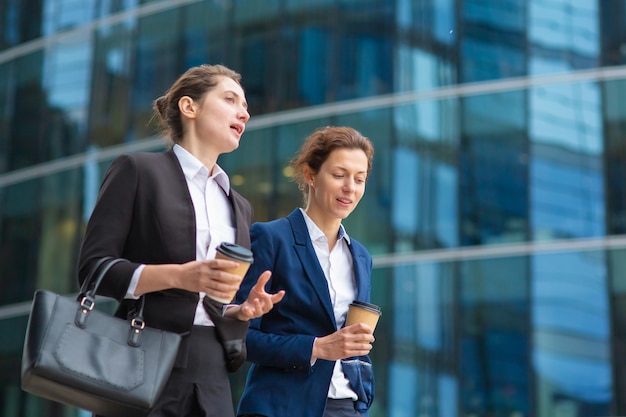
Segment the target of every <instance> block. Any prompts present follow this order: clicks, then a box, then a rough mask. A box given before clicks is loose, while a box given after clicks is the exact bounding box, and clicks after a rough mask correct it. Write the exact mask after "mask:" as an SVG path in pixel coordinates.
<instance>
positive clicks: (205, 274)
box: [178, 259, 241, 299]
mask: <svg viewBox="0 0 626 417" xmlns="http://www.w3.org/2000/svg"><path fill="white" fill-rule="evenodd" d="M237 265H238V264H237V262H235V261H231V260H226V259H211V260H206V261H192V262H187V263H185V264H183V265H181V274H180V277H179V286H178V288H182V289H185V290H188V291H193V292H205V293H206V294H207V295H209V296H211V297H213V298H218V299H230V298H232V296H233V294H234V293H235V292H236V291H237V290H238V289H239V285H240V284H241V277H239V276H237V275H235V274H231V273H230V272H226V271H225V270H226V269H231V268H236V267H237Z"/></svg>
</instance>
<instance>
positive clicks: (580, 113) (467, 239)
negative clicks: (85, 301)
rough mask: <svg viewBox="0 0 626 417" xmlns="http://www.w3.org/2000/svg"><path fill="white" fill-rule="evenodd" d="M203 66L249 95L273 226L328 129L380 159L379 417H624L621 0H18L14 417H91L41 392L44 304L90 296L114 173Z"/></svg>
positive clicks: (0, 288) (249, 158)
mask: <svg viewBox="0 0 626 417" xmlns="http://www.w3.org/2000/svg"><path fill="white" fill-rule="evenodd" d="M201 63H223V64H226V65H228V66H230V67H232V68H234V69H236V70H237V71H239V72H240V73H241V74H242V75H243V83H244V86H245V89H246V93H247V99H248V102H249V105H250V112H251V114H252V119H251V120H250V122H249V124H248V129H247V131H246V133H245V135H244V137H243V139H242V142H241V146H240V149H239V150H238V151H236V152H235V153H233V154H230V155H225V156H224V157H223V158H222V159H221V160H220V164H221V165H222V166H223V167H224V168H225V170H226V171H227V172H228V173H229V175H230V176H231V178H232V183H233V186H234V187H235V188H236V189H237V190H238V191H240V192H241V193H242V194H244V195H245V196H246V197H248V198H249V200H250V201H251V202H252V204H253V205H254V207H255V220H260V221H261V220H268V219H272V218H275V217H279V216H283V215H285V214H287V213H289V212H290V211H291V210H292V209H293V208H294V206H296V205H299V204H300V202H301V196H300V193H299V191H298V190H297V187H296V185H295V184H294V183H293V182H291V181H290V179H289V172H287V171H286V170H285V165H286V162H287V161H288V159H289V158H290V157H291V156H292V155H293V154H294V152H295V151H296V150H297V149H298V147H299V145H300V143H301V142H302V140H303V139H304V138H305V137H306V135H307V134H308V133H310V132H311V131H312V130H313V129H315V128H316V127H319V126H324V125H350V126H353V127H355V128H357V129H359V130H360V131H362V132H363V133H364V134H365V135H366V136H368V137H370V138H371V139H372V141H373V142H374V144H375V147H376V155H375V158H374V168H373V171H372V174H371V176H370V179H369V181H368V185H367V191H366V194H365V197H364V198H363V200H362V201H361V203H360V205H359V207H358V208H357V210H356V211H355V212H354V213H353V215H352V216H351V217H350V218H349V219H348V220H347V221H346V222H345V223H346V227H347V229H348V232H349V233H350V235H351V236H352V237H354V238H356V239H358V240H359V241H361V242H362V243H363V244H365V246H366V247H368V248H369V250H370V251H371V252H372V254H373V256H374V268H375V269H374V274H373V283H372V285H373V298H372V300H373V302H375V303H377V304H380V305H381V306H382V307H383V311H384V312H383V316H382V319H381V322H380V324H379V327H378V328H377V329H376V338H377V340H376V342H375V345H374V349H373V354H372V356H373V360H374V368H375V373H376V400H375V402H374V405H373V407H372V409H371V412H370V416H371V417H387V416H388V417H417V416H420V417H421V416H433V417H462V416H467V417H469V416H472V417H482V416H496V417H526V416H536V417H548V416H550V417H552V416H568V417H569V416H572V417H574V416H609V415H625V414H626V395H624V393H625V392H626V372H625V371H626V365H625V364H626V361H624V358H625V357H626V253H624V252H626V105H625V104H624V97H626V2H625V1H623V0H615V1H603V0H0V335H1V336H0V415H2V416H4V417H18V416H20V417H21V416H28V417H30V416H45V417H61V416H63V417H67V416H82V415H88V414H87V413H85V412H83V411H81V410H74V409H71V408H68V407H64V406H62V405H60V404H56V403H52V402H49V401H45V400H42V399H40V398H37V397H34V396H31V395H29V394H26V393H25V392H23V391H22V390H21V389H20V377H19V375H20V362H21V351H22V345H23V338H24V331H25V326H26V322H27V318H28V311H29V306H30V300H31V299H32V296H33V292H34V291H35V289H39V288H45V289H49V290H53V291H57V292H61V293H66V294H71V293H74V292H75V291H77V284H76V279H75V278H74V277H75V273H76V261H77V254H78V245H79V243H80V240H81V237H82V232H83V230H84V226H85V222H86V219H87V218H88V217H89V215H90V212H91V209H92V208H93V205H94V201H95V198H96V196H97V192H98V187H99V184H100V181H101V180H102V176H103V173H104V171H105V170H106V168H107V167H108V165H109V164H110V162H111V161H112V159H114V158H115V157H116V156H118V155H120V154H122V153H126V152H133V151H161V150H162V149H164V147H165V144H164V141H163V139H162V138H160V137H158V136H156V133H155V132H156V130H155V126H154V124H153V123H152V121H151V104H152V100H153V99H155V98H156V97H158V96H159V95H161V94H162V93H163V92H164V90H165V89H166V88H167V87H168V86H169V85H170V84H171V83H172V82H173V80H174V79H175V78H176V77H177V76H178V75H180V74H181V73H182V72H183V71H184V70H185V69H187V68H188V67H190V66H193V65H197V64H201ZM244 377H245V372H244V371H240V372H238V373H235V374H233V387H234V398H233V401H236V400H237V398H238V395H239V393H240V392H241V389H242V386H243V379H244ZM294 417H297V416H294Z"/></svg>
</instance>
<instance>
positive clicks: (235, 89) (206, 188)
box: [79, 65, 283, 417]
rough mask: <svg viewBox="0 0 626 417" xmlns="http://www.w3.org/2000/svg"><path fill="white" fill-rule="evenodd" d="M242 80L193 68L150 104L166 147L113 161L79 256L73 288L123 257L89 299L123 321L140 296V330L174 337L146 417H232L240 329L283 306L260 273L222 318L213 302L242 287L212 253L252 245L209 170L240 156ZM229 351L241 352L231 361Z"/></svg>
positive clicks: (236, 207) (214, 69) (228, 194)
mask: <svg viewBox="0 0 626 417" xmlns="http://www.w3.org/2000/svg"><path fill="white" fill-rule="evenodd" d="M240 78H241V77H240V75H239V74H238V73H236V72H234V71H232V70H230V69H229V68H226V67H224V66H221V65H213V66H211V65H201V66H198V67H194V68H191V69H189V70H187V71H186V72H185V73H184V74H183V75H181V77H180V78H179V79H178V80H177V81H176V82H175V83H174V84H173V85H172V86H171V87H170V89H169V90H168V91H167V92H166V94H165V95H164V96H162V97H160V98H158V99H157V100H155V102H154V108H155V114H156V116H157V117H158V118H159V120H160V121H161V123H162V126H163V128H164V131H165V133H166V134H167V135H168V136H169V138H171V139H172V141H173V143H174V145H173V146H172V148H171V149H170V150H168V151H166V152H163V153H133V154H128V155H123V156H121V157H119V158H117V159H116V160H115V161H113V163H112V164H111V166H110V168H109V170H108V171H107V173H106V175H105V178H104V180H103V183H102V186H101V189H100V192H99V195H98V200H97V202H96V205H95V208H94V210H93V213H92V215H91V217H90V219H89V222H88V224H87V228H86V231H85V236H84V240H83V243H82V246H81V251H80V257H79V283H81V284H82V282H83V281H84V279H85V278H86V276H87V274H88V272H89V271H90V270H91V268H92V267H93V266H94V265H95V264H96V263H97V262H98V260H99V259H101V258H103V257H107V256H113V257H115V258H123V259H126V260H127V261H128V262H121V263H117V264H115V265H114V266H113V267H112V268H111V269H110V270H109V272H108V273H107V274H106V276H105V278H104V280H103V281H102V284H101V286H100V288H99V291H98V292H99V293H100V294H102V295H105V296H109V297H113V298H115V299H117V300H119V301H120V305H119V308H118V309H117V311H116V315H117V316H118V317H123V318H126V317H127V315H128V314H129V311H130V309H132V308H133V306H134V305H135V300H136V299H137V298H138V297H140V296H142V295H143V296H144V299H145V307H144V319H145V322H146V324H147V325H148V326H151V327H155V328H159V329H163V330H168V331H172V332H177V333H180V334H181V335H183V339H182V342H181V346H180V349H179V353H178V357H177V359H176V364H175V367H174V369H173V371H172V374H171V376H170V378H169V380H168V382H167V384H166V387H165V389H164V392H163V394H162V395H161V397H160V398H159V400H158V402H157V404H156V405H155V406H154V407H153V408H152V410H151V411H150V413H149V414H148V416H150V417H185V416H189V417H192V416H214V417H228V416H231V417H232V416H233V415H234V410H233V404H232V396H231V391H230V386H229V379H228V371H229V370H230V371H232V370H234V369H236V368H237V367H238V366H239V365H240V364H241V363H242V362H243V360H244V359H245V346H244V345H243V344H244V340H245V334H246V331H247V327H248V320H250V319H251V318H256V317H259V316H261V315H262V314H264V313H266V312H267V311H269V310H270V309H271V308H272V306H273V304H274V303H276V302H278V301H280V299H281V298H282V296H283V293H279V294H274V295H271V294H268V293H266V292H265V291H264V289H263V286H264V284H265V283H266V282H267V280H268V279H269V276H270V273H269V272H265V273H262V274H259V275H260V277H259V279H258V283H257V284H256V285H254V289H253V291H252V292H251V293H250V296H249V297H248V298H247V299H246V300H244V301H242V302H241V304H239V305H233V306H230V307H228V308H226V309H224V308H223V307H224V305H223V304H221V303H218V302H215V301H213V300H212V298H211V297H213V298H222V299H223V298H225V297H228V295H229V293H230V292H232V291H235V290H237V289H238V288H239V284H240V278H238V277H237V276H236V275H233V274H231V273H228V272H226V271H225V269H228V268H233V267H236V266H237V263H236V262H234V261H228V260H223V259H215V248H216V246H218V245H219V244H220V243H221V242H229V243H237V244H240V245H242V246H245V247H248V248H249V247H250V238H249V228H250V223H251V221H252V208H251V206H250V204H249V202H248V201H247V200H246V199H245V198H243V197H242V196H241V195H240V194H238V193H237V192H236V191H235V190H233V189H232V188H231V187H230V182H229V178H228V176H227V175H226V173H225V172H224V171H223V170H222V169H221V168H220V167H219V165H218V164H217V159H218V157H219V155H221V154H223V153H227V152H231V151H233V150H235V149H236V148H237V147H238V146H239V140H240V138H241V135H242V134H243V132H244V130H245V125H246V122H247V121H248V119H249V118H250V115H249V114H248V111H247V103H246V99H245V95H244V92H243V88H242V86H241V84H240ZM255 281H256V280H255ZM224 339H229V342H230V345H229V346H230V348H231V349H230V350H225V344H224V342H225V340H224ZM233 341H235V342H239V348H238V349H235V350H234V351H233V349H232V346H233V344H232V343H233ZM108 417H117V416H108ZM120 417H121V416H120Z"/></svg>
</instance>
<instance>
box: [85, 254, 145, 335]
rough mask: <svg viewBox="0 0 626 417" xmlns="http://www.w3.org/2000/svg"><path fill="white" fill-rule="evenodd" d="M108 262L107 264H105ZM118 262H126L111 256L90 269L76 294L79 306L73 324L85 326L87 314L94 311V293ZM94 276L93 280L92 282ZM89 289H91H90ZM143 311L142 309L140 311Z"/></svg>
mask: <svg viewBox="0 0 626 417" xmlns="http://www.w3.org/2000/svg"><path fill="white" fill-rule="evenodd" d="M107 262H108V263H107ZM119 262H127V261H126V259H122V258H113V257H112V256H107V257H104V258H102V259H100V260H99V261H98V262H97V263H96V265H95V266H94V267H93V268H92V270H91V271H90V273H89V275H88V276H87V278H85V282H83V285H82V286H81V288H80V293H79V294H78V299H77V300H78V301H79V306H78V310H77V311H76V317H75V318H74V323H75V324H76V325H77V326H78V327H80V328H82V329H84V328H85V327H86V326H87V318H88V317H89V312H90V311H91V310H93V309H94V307H95V306H96V291H97V290H98V287H99V286H100V283H101V282H102V279H103V278H104V276H105V275H106V273H107V272H108V271H109V269H111V267H112V266H113V265H115V264H116V263H119ZM102 265H104V266H103V267H102ZM100 267H102V269H101V270H100V272H99V273H98V274H97V275H96V272H98V270H99V269H100ZM94 276H95V280H94ZM92 280H94V285H93V286H91V281H92ZM90 287H91V288H90ZM142 310H143V309H142Z"/></svg>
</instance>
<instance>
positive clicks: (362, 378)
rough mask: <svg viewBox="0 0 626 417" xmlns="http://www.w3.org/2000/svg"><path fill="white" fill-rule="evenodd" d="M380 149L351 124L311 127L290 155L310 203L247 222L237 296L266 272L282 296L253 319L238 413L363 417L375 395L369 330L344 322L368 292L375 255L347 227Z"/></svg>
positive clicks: (277, 416)
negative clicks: (246, 264) (248, 248)
mask: <svg viewBox="0 0 626 417" xmlns="http://www.w3.org/2000/svg"><path fill="white" fill-rule="evenodd" d="M373 154H374V150H373V147H372V144H371V142H370V141H369V139H367V138H366V137H364V136H363V135H361V134H360V133H359V132H358V131H356V130H355V129H352V128H349V127H325V128H321V129H318V130H316V131H315V132H313V133H312V134H311V135H310V136H309V137H308V138H307V140H306V141H305V143H304V144H303V146H302V147H301V149H300V151H299V153H298V154H297V155H296V157H295V158H294V159H293V160H292V162H291V166H292V168H293V169H294V176H295V179H296V180H297V181H298V183H299V186H300V189H301V190H302V191H303V193H304V197H305V202H306V208H304V209H300V208H298V209H295V210H294V211H293V212H292V213H291V214H289V215H288V216H287V217H285V218H280V219H277V220H274V221H270V222H266V223H255V224H253V225H252V228H251V240H252V251H253V253H254V263H253V265H252V267H251V269H250V271H249V273H248V275H247V277H246V278H245V279H244V282H243V283H242V286H241V289H240V291H239V293H238V295H237V299H238V300H239V301H241V300H244V299H245V297H247V296H248V293H249V291H250V289H251V288H252V287H253V285H254V277H255V276H257V275H258V274H259V273H260V272H262V271H265V270H270V271H271V272H272V277H271V278H270V282H269V284H268V286H269V287H270V289H269V292H276V291H283V290H284V291H285V296H284V299H283V300H282V301H281V302H280V303H279V304H277V305H276V306H274V308H273V309H272V310H271V311H270V312H268V313H267V314H266V315H264V316H262V317H260V318H258V319H254V320H252V321H251V323H250V329H249V330H248V337H247V350H248V360H249V361H250V362H252V365H251V368H250V370H249V373H248V377H247V380H246V386H245V389H244V391H243V394H242V397H241V399H240V402H239V406H238V411H237V415H238V416H240V417H243V416H266V417H294V416H298V417H344V416H366V415H367V410H368V408H369V407H370V405H371V403H372V400H373V394H374V393H373V390H374V386H373V373H372V366H371V361H370V359H369V356H368V354H369V352H370V350H371V348H372V345H371V343H372V342H373V341H374V337H373V329H372V328H370V327H369V326H367V325H365V324H361V323H359V324H353V325H351V326H347V327H346V326H344V322H345V318H346V313H347V311H348V305H349V304H350V303H351V302H352V301H353V300H355V299H356V300H360V301H368V302H369V299H370V275H371V269H372V258H371V256H370V254H369V253H368V251H367V250H366V249H365V248H364V247H363V246H362V245H361V244H360V243H359V242H357V241H356V240H355V239H353V238H351V237H349V236H348V234H347V233H346V231H345V229H344V227H343V225H342V224H341V221H342V219H345V218H346V217H347V216H348V215H349V214H350V213H351V212H352V211H353V210H354V209H355V208H356V206H357V204H358V203H359V201H360V199H361V197H362V196H363V193H364V191H365V183H366V181H367V176H368V174H369V172H370V170H371V165H372V158H373Z"/></svg>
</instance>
